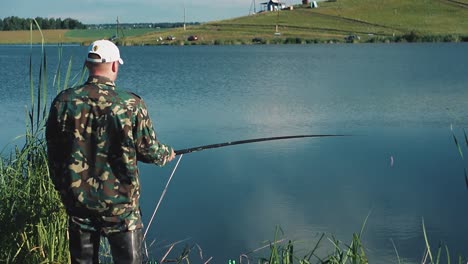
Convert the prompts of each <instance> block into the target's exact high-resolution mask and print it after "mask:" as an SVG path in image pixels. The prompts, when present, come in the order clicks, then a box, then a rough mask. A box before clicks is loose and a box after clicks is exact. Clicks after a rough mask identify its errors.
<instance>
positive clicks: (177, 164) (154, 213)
mask: <svg viewBox="0 0 468 264" xmlns="http://www.w3.org/2000/svg"><path fill="white" fill-rule="evenodd" d="M182 156H183V154H181V155H180V157H179V159H178V160H177V163H176V165H175V167H174V169H173V170H172V173H171V176H170V177H169V180H168V181H167V183H166V187H165V188H164V190H163V192H162V194H161V197H160V198H159V201H158V204H157V205H156V208H154V211H153V215H152V216H151V219H150V221H149V223H148V227H147V228H146V230H145V234H144V235H143V240H145V238H146V234H147V233H148V230H149V229H150V226H151V223H152V222H153V219H154V216H155V215H156V212H157V211H158V209H159V205H160V204H161V202H162V200H163V199H164V195H166V191H167V188H168V187H169V183H170V182H171V180H172V176H174V173H175V172H176V170H177V167H178V166H179V162H180V160H181V159H182Z"/></svg>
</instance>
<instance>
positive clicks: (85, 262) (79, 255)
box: [68, 227, 100, 264]
mask: <svg viewBox="0 0 468 264" xmlns="http://www.w3.org/2000/svg"><path fill="white" fill-rule="evenodd" d="M68 233H69V237H70V240H69V245H70V256H71V263H72V264H98V263H99V241H100V235H99V233H98V232H88V231H83V230H80V229H78V228H73V227H70V228H69V229H68Z"/></svg>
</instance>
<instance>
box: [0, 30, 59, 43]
mask: <svg viewBox="0 0 468 264" xmlns="http://www.w3.org/2000/svg"><path fill="white" fill-rule="evenodd" d="M66 32H67V30H43V31H42V33H43V34H44V39H45V41H46V42H47V43H60V42H64V43H65V42H67V41H66V40H65V33H66ZM41 39H42V38H41V34H40V33H39V31H37V30H34V31H33V32H32V40H33V42H34V43H41ZM30 42H31V32H30V31H29V30H21V31H0V44H27V43H30Z"/></svg>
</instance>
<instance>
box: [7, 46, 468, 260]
mask: <svg viewBox="0 0 468 264" xmlns="http://www.w3.org/2000/svg"><path fill="white" fill-rule="evenodd" d="M46 50H47V52H48V56H49V59H48V60H49V68H50V69H53V70H52V71H55V69H56V61H57V59H56V57H57V48H56V47H47V48H46ZM39 51H40V50H39V48H34V49H33V52H34V53H38V52H39ZM29 52H30V48H29V47H19V46H0V69H1V72H2V75H1V76H0V80H1V82H0V83H2V85H1V86H0V92H1V93H0V104H1V109H2V111H1V113H0V118H1V119H2V120H3V121H4V123H6V124H9V125H8V128H4V129H3V130H0V142H2V143H3V145H5V144H6V143H8V142H10V140H11V139H12V138H13V137H14V136H16V135H18V134H21V133H22V132H23V130H24V128H23V127H24V125H23V124H24V108H25V105H27V104H28V103H29V86H28V79H27V76H28V62H29ZM84 52H85V48H84V47H64V57H65V59H66V60H68V59H69V58H70V57H71V58H73V61H74V63H73V65H74V69H73V73H74V74H78V73H79V70H80V68H81V66H82V59H81V58H82V57H83V56H84ZM121 53H122V56H123V58H124V60H125V64H124V65H123V66H122V67H121V73H120V76H119V80H118V81H117V84H118V86H120V87H121V88H125V89H129V90H133V91H134V92H136V93H137V94H139V95H140V96H142V97H143V98H144V99H145V101H146V103H147V105H148V107H149V110H150V114H151V116H152V118H153V120H154V123H155V127H156V130H157V132H158V136H159V139H160V140H161V141H163V142H166V143H169V144H172V145H173V146H174V147H175V148H176V149H181V148H187V147H192V146H198V145H204V144H211V143H218V142H224V141H231V140H240V139H248V138H256V137H269V136H280V135H294V134H333V133H338V134H351V135H353V136H352V137H343V138H326V139H325V138H323V139H299V140H289V141H276V142H265V143H257V144H248V145H239V146H233V147H227V148H222V149H215V150H207V151H203V152H198V153H192V154H188V155H185V156H184V157H183V158H182V160H181V162H180V165H179V168H178V169H177V171H176V173H175V175H174V178H173V180H172V182H171V185H170V186H169V190H168V192H167V194H166V197H165V200H164V201H163V203H162V205H161V208H160V209H159V211H158V214H157V216H156V218H155V222H154V223H153V225H152V227H151V229H150V231H149V236H150V238H151V239H156V241H157V242H156V244H155V245H154V246H153V251H154V254H155V255H156V256H160V255H161V254H162V252H163V251H164V250H163V249H161V247H163V246H164V245H167V244H170V243H172V242H175V241H178V240H184V239H188V240H187V241H186V242H184V243H188V244H190V245H194V244H198V245H199V246H200V247H201V248H202V249H203V255H204V258H205V259H206V258H208V257H210V256H213V257H214V260H213V261H214V263H227V260H228V259H238V258H239V255H241V254H243V253H247V252H250V251H252V250H254V249H256V248H259V247H261V246H262V245H264V242H265V241H266V240H272V239H274V232H275V227H276V226H281V228H282V230H283V231H284V233H285V236H286V237H287V238H288V239H293V240H296V241H298V242H297V243H298V244H297V247H296V249H297V253H298V255H299V256H301V255H304V254H305V253H306V252H307V250H310V249H312V248H313V245H315V244H314V242H316V241H317V239H318V238H319V235H320V234H321V233H323V232H325V233H326V234H334V235H335V236H336V237H337V238H338V239H340V240H342V241H343V242H345V243H349V242H350V239H351V237H352V234H353V233H354V232H359V231H360V229H361V226H362V224H363V223H364V220H365V218H366V216H367V215H368V214H369V213H370V216H369V219H368V221H367V224H366V226H365V229H364V233H363V239H362V240H363V243H364V245H365V247H366V249H367V254H368V256H369V259H370V263H396V262H397V261H396V254H395V252H394V249H393V246H392V242H391V240H393V242H394V243H395V245H396V248H397V250H398V252H399V255H400V257H402V258H403V259H404V260H405V261H406V263H417V262H419V261H420V259H421V256H422V254H423V252H424V239H423V233H422V219H423V218H424V222H425V225H426V228H427V231H428V235H429V237H430V241H431V245H433V246H436V245H438V242H439V241H444V242H445V243H446V244H447V245H448V247H449V249H450V250H451V254H452V255H453V256H456V255H457V254H459V253H461V254H463V255H464V256H468V247H467V245H468V236H467V235H466V234H467V233H468V225H467V224H466V220H467V216H468V213H467V207H468V192H467V190H466V187H465V185H464V184H465V183H464V179H463V168H464V166H467V165H468V164H466V162H463V161H462V160H461V158H460V157H459V155H458V153H457V150H456V148H455V145H454V144H453V139H452V134H451V131H450V125H451V124H453V127H454V131H455V132H456V133H457V135H458V136H460V137H461V136H462V133H461V130H460V129H461V128H463V127H467V126H468V111H466V110H467V109H468V100H467V99H468V74H467V73H468V64H467V63H466V61H467V56H468V55H467V54H468V45H467V44H391V45H310V46H245V47H244V46H220V47H218V46H193V47H122V48H121ZM35 61H36V64H38V58H37V57H35ZM49 75H50V76H49V77H50V79H51V80H50V84H49V86H50V88H49V89H50V90H53V89H54V88H52V87H51V86H52V78H53V76H52V75H53V74H52V73H50V74H49ZM392 160H393V163H392ZM174 164H175V163H173V164H170V165H168V166H167V167H165V168H158V167H155V166H150V165H146V164H142V165H141V181H142V185H143V186H142V199H141V204H142V208H143V213H144V215H143V218H144V220H145V223H148V221H149V219H150V216H151V214H152V211H153V209H154V207H155V205H156V203H157V201H158V199H159V197H160V195H161V193H162V191H163V189H164V186H165V184H166V181H167V180H168V177H169V175H170V173H171V170H172V169H173V167H174ZM184 243H182V244H184ZM326 245H329V242H328V241H325V242H324V244H323V248H326ZM181 246H182V245H181ZM263 253H264V254H262V251H260V252H259V253H256V254H250V256H252V258H255V256H259V255H263V256H265V255H267V253H266V252H265V251H264V252H263ZM192 258H193V259H195V258H196V254H194V256H193V257H192Z"/></svg>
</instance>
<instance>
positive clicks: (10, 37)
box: [0, 28, 157, 44]
mask: <svg viewBox="0 0 468 264" xmlns="http://www.w3.org/2000/svg"><path fill="white" fill-rule="evenodd" d="M156 31H157V29H150V28H148V29H143V28H141V29H140V28H139V29H123V35H124V36H125V37H134V36H139V35H144V34H146V33H150V32H156ZM115 32H116V31H115V29H83V30H65V29H64V30H43V31H42V33H43V34H44V39H45V41H46V43H80V44H82V43H85V44H86V43H89V42H91V41H93V40H95V39H108V38H110V37H112V36H114V35H115ZM32 36H33V37H32V40H33V42H34V43H40V42H41V34H40V32H39V31H38V30H34V31H32ZM30 41H31V32H30V31H29V30H21V31H0V44H27V43H30Z"/></svg>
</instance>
